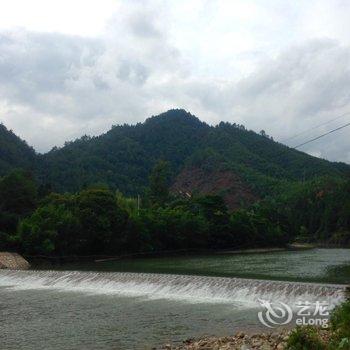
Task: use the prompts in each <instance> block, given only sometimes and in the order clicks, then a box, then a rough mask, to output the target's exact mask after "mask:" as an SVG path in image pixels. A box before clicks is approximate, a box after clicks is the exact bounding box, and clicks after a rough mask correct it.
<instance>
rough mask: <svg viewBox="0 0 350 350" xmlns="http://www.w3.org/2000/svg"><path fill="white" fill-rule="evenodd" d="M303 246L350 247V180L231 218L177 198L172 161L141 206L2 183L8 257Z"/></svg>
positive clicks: (284, 192) (197, 199)
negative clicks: (10, 253) (13, 253)
mask: <svg viewBox="0 0 350 350" xmlns="http://www.w3.org/2000/svg"><path fill="white" fill-rule="evenodd" d="M276 191H277V190H276ZM277 192H278V191H277ZM295 240H299V241H302V242H305V241H307V242H315V241H317V242H320V241H321V242H327V243H332V244H339V245H349V244H350V181H349V180H343V179H334V178H327V177H325V178H319V179H316V180H312V181H309V182H295V183H290V182H288V183H287V185H286V186H281V188H280V189H279V193H278V194H275V195H274V196H271V197H269V196H267V197H265V199H263V200H261V201H259V202H257V203H256V204H254V205H253V206H250V207H246V208H241V209H240V210H237V211H234V212H229V211H228V209H227V207H226V204H225V202H224V200H223V199H222V198H221V197H220V196H218V195H202V196H200V195H198V196H185V197H180V196H175V195H173V194H171V193H170V192H169V165H168V164H167V163H166V162H164V161H160V162H158V163H157V164H156V166H155V167H154V168H153V171H152V172H151V175H150V177H149V186H148V188H147V190H146V191H145V193H144V194H143V196H142V199H141V202H140V201H138V200H137V199H135V198H130V197H126V196H124V195H123V194H122V193H121V192H119V191H113V190H111V189H109V188H108V186H106V185H102V184H99V185H96V186H90V187H88V188H85V189H83V190H81V191H79V192H76V193H64V194H62V193H54V192H52V191H51V190H50V188H48V187H45V186H38V185H37V184H36V182H35V179H34V178H33V177H32V175H31V174H30V173H28V172H26V171H23V170H15V171H12V172H11V173H9V174H8V175H6V176H4V177H2V178H1V179H0V250H15V251H19V252H21V253H23V254H26V255H52V256H73V255H80V256H83V255H122V254H132V253H140V252H142V253H146V252H148V253H152V252H161V251H168V250H184V249H185V250H193V249H203V250H209V249H238V248H248V247H272V246H284V245H286V244H288V243H290V242H293V241H295Z"/></svg>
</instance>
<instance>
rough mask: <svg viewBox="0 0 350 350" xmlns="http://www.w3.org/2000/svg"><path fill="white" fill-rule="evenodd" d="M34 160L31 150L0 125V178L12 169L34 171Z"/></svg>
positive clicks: (33, 153) (32, 150) (34, 156)
mask: <svg viewBox="0 0 350 350" xmlns="http://www.w3.org/2000/svg"><path fill="white" fill-rule="evenodd" d="M36 159H37V158H36V154H35V151H34V149H33V148H31V147H29V146H28V145H27V143H26V142H25V141H23V140H21V139H20V138H19V137H18V136H16V135H15V134H14V133H13V132H12V131H10V130H8V129H7V128H6V127H5V126H4V125H3V124H0V176H1V175H5V174H6V173H7V172H8V171H10V170H11V169H13V168H24V169H29V170H34V168H35V165H36Z"/></svg>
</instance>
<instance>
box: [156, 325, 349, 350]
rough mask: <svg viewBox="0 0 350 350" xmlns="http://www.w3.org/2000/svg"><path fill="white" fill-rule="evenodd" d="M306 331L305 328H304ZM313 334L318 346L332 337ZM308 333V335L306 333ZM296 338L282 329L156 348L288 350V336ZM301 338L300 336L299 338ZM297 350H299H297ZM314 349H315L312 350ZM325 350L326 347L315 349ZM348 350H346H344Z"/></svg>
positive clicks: (317, 331)
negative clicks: (273, 331)
mask: <svg viewBox="0 0 350 350" xmlns="http://www.w3.org/2000/svg"><path fill="white" fill-rule="evenodd" d="M304 329H306V328H304ZM313 330H314V332H315V333H314V334H316V335H317V337H318V339H319V341H320V344H323V345H324V346H326V345H328V344H329V342H330V339H331V337H332V332H331V331H329V330H325V329H320V328H313ZM308 332H309V333H308ZM291 334H293V337H294V338H296V336H295V334H298V335H297V337H298V338H299V334H300V333H298V332H296V329H294V330H288V329H283V330H281V331H279V332H275V333H259V334H252V335H249V334H245V333H244V332H238V333H236V334H235V335H233V336H231V337H203V338H201V339H188V340H185V341H184V342H183V344H181V345H171V344H165V345H163V346H161V347H160V348H158V349H159V350H286V349H290V347H288V343H289V342H290V336H291ZM303 334H313V333H312V331H311V332H310V331H306V333H303ZM300 338H301V339H302V338H303V337H302V336H301V337H300ZM298 349H299V348H298ZM303 349H309V347H308V344H306V343H305V344H304V347H303ZM310 349H311V348H310ZM312 349H316V348H314V347H313V348H312ZM317 349H326V347H322V348H317ZM344 349H348V348H344Z"/></svg>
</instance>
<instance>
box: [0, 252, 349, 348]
mask: <svg viewBox="0 0 350 350" xmlns="http://www.w3.org/2000/svg"><path fill="white" fill-rule="evenodd" d="M348 283H350V250H349V249H313V250H305V251H286V252H274V253H263V254H234V255H229V254H226V255H223V254H220V255H211V256H187V257H172V258H156V259H155V258H153V259H137V260H123V261H116V262H108V263H103V264H93V265H91V264H90V265H86V264H84V265H70V266H69V265H67V266H64V267H63V269H62V268H61V269H60V270H54V271H53V270H42V269H41V270H30V271H5V270H1V271H0V344H1V349H2V350H12V349H16V350H17V349H28V350H34V349H35V350H38V349H53V350H56V349H57V350H68V349H69V350H70V349H74V350H75V349H77V350H80V349H87V350H89V349H91V350H92V349H94V350H95V349H103V350H110V349H111V350H112V349H119V350H124V349H125V350H126V349H127V350H129V349H151V348H152V347H153V346H157V345H160V344H163V343H167V342H170V341H171V342H180V341H182V340H184V339H186V338H189V337H199V336H202V335H218V336H223V335H230V334H233V333H234V332H235V331H237V330H242V329H243V330H252V331H253V330H256V329H261V328H262V326H261V324H260V323H259V321H258V317H257V314H258V311H259V310H261V306H260V304H259V303H258V300H259V299H264V300H271V301H275V302H277V301H278V302H284V303H286V304H288V305H291V307H295V305H296V303H297V302H298V301H308V302H316V301H321V302H326V303H327V304H328V305H331V306H334V305H336V304H337V303H339V302H341V301H342V300H343V299H344V297H345V294H344V285H345V284H348Z"/></svg>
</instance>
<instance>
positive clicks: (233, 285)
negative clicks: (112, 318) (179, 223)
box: [0, 270, 346, 307]
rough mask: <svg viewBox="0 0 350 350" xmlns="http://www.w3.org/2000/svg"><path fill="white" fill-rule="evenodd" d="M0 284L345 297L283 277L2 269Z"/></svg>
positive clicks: (154, 295)
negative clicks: (275, 278)
mask: <svg viewBox="0 0 350 350" xmlns="http://www.w3.org/2000/svg"><path fill="white" fill-rule="evenodd" d="M0 286H2V287H7V288H12V289H16V290H23V289H54V290H61V291H76V292H83V293H94V294H119V295H122V296H137V297H144V298H149V299H173V300H174V299H175V300H185V301H189V302H196V303H197V302H210V303H214V302H223V303H245V304H251V305H256V302H257V300H258V299H266V300H273V301H283V302H286V303H288V304H289V305H296V303H297V302H298V301H309V302H314V301H322V302H327V303H328V305H330V306H331V307H334V306H335V305H337V304H339V303H340V302H341V301H343V300H344V299H345V293H346V286H345V285H331V284H316V283H300V282H281V281H267V280H254V279H243V278H226V277H206V276H187V275H167V274H147V273H121V272H110V273H108V272H80V271H9V270H2V271H0Z"/></svg>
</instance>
